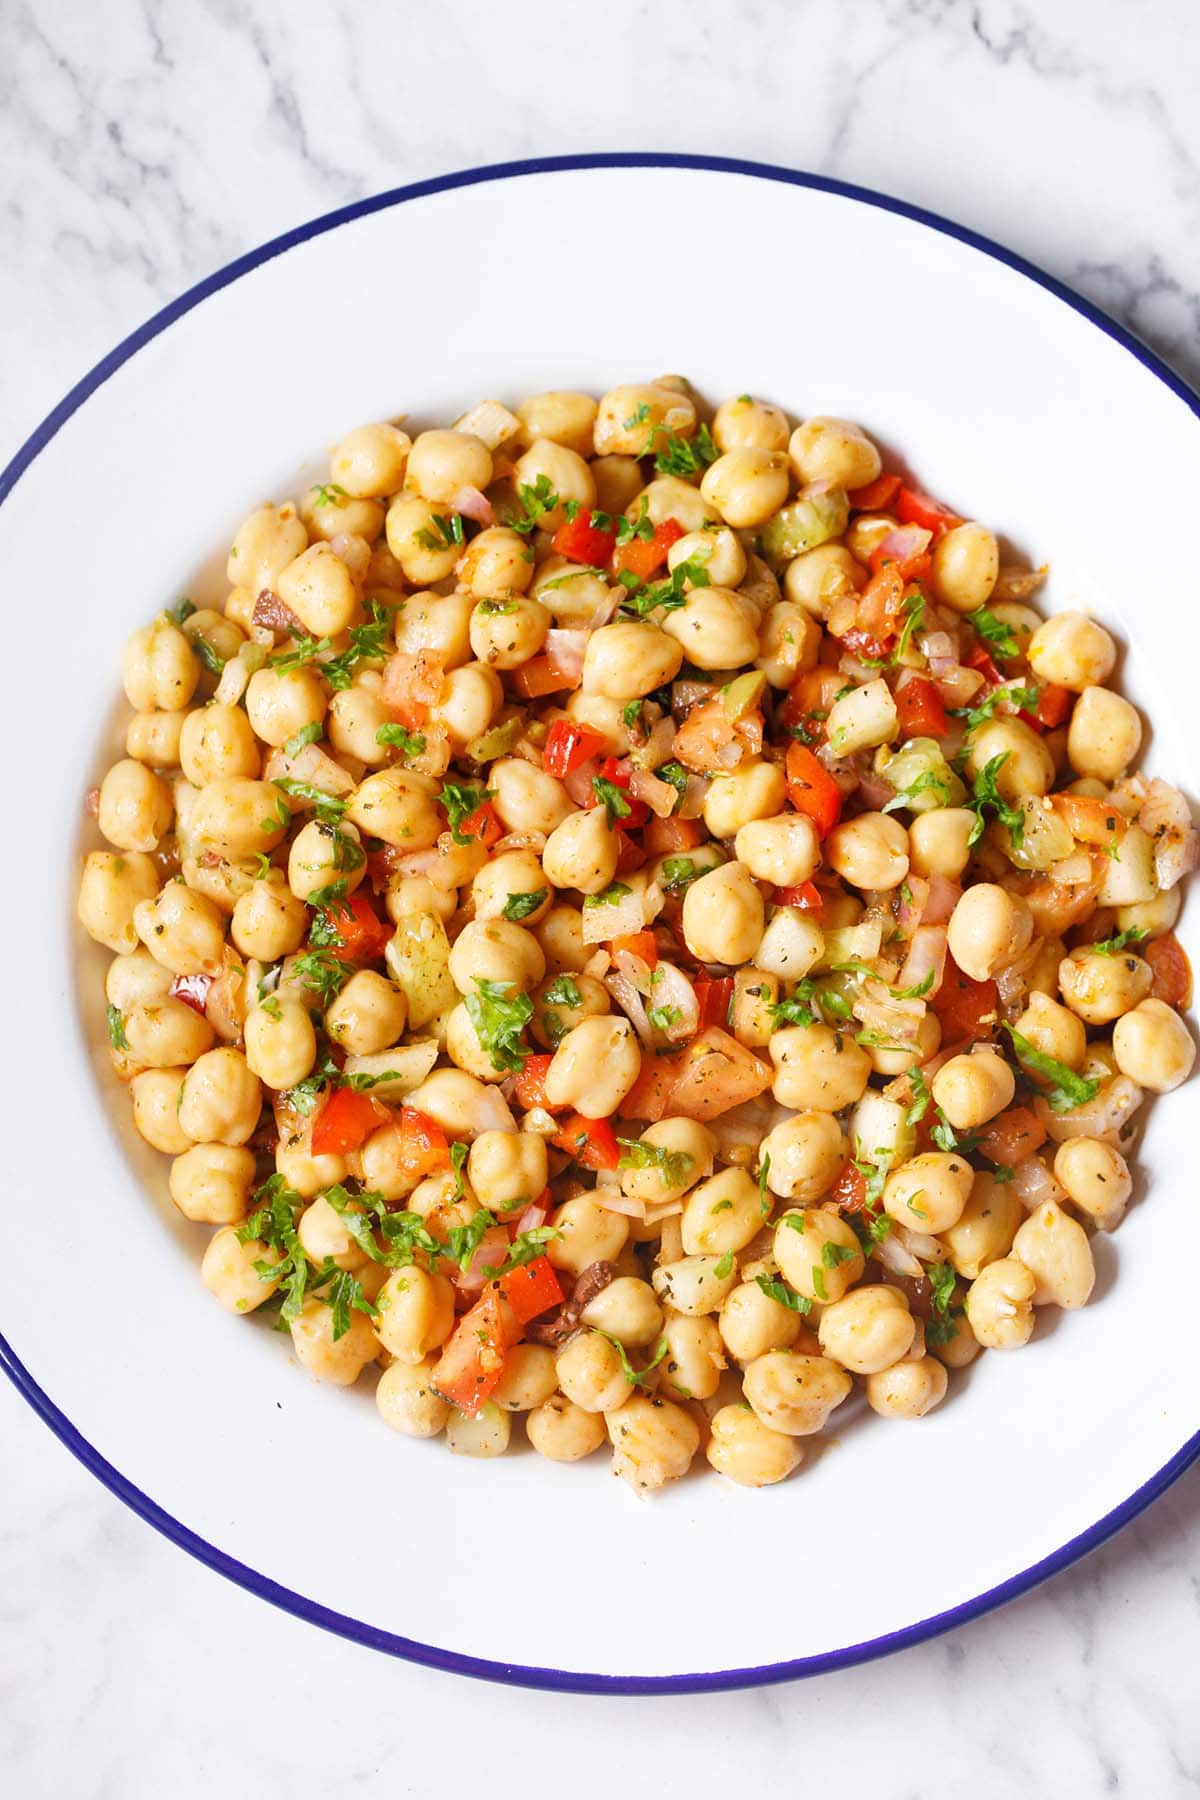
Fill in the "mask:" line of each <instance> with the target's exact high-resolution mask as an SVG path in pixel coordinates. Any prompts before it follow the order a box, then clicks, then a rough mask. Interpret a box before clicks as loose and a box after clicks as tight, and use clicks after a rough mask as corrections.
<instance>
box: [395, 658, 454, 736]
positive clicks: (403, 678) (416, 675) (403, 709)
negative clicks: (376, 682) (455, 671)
mask: <svg viewBox="0 0 1200 1800" xmlns="http://www.w3.org/2000/svg"><path fill="white" fill-rule="evenodd" d="M445 680H446V669H445V664H444V663H443V662H442V659H441V657H440V656H435V655H434V654H433V652H432V651H430V650H418V651H416V653H415V654H410V653H409V652H408V651H406V650H397V651H396V652H395V653H394V654H393V655H392V656H389V657H388V659H387V662H386V663H385V664H384V666H383V682H382V684H381V686H380V689H379V694H380V698H381V699H382V701H383V704H384V705H385V706H386V707H387V710H388V712H389V713H390V714H391V716H392V718H393V719H395V720H396V721H397V723H399V724H401V725H403V726H405V727H406V729H407V730H409V731H415V730H416V729H417V727H418V726H420V725H423V724H424V723H425V721H426V719H427V718H428V717H429V708H430V707H431V706H432V705H433V704H434V702H435V701H437V700H438V699H440V698H441V692H442V688H443V686H444V684H445Z"/></svg>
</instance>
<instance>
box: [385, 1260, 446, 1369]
mask: <svg viewBox="0 0 1200 1800" xmlns="http://www.w3.org/2000/svg"><path fill="white" fill-rule="evenodd" d="M376 1305H377V1306H378V1308H379V1317H378V1318H377V1319H376V1321H375V1336H376V1337H377V1338H378V1339H379V1342H380V1343H381V1344H382V1345H383V1348H384V1349H385V1350H386V1351H387V1352H388V1354H389V1356H394V1357H395V1359H396V1361H397V1362H403V1363H421V1362H423V1361H424V1360H425V1358H426V1357H427V1356H428V1355H429V1353H430V1351H432V1350H437V1349H440V1348H441V1346H442V1345H443V1344H444V1343H445V1342H446V1339H447V1338H448V1337H449V1336H450V1333H451V1332H452V1331H453V1330H454V1288H453V1287H452V1285H451V1283H450V1282H449V1281H447V1279H446V1277H445V1276H444V1275H438V1274H431V1273H430V1272H429V1271H428V1270H426V1269H422V1268H421V1266H420V1265H419V1264H418V1263H412V1264H410V1266H409V1267H408V1268H406V1269H394V1270H393V1271H392V1273H391V1274H390V1275H389V1276H388V1278H387V1280H386V1281H385V1282H384V1284H383V1286H382V1288H381V1289H380V1290H379V1297H378V1299H377V1301H376Z"/></svg>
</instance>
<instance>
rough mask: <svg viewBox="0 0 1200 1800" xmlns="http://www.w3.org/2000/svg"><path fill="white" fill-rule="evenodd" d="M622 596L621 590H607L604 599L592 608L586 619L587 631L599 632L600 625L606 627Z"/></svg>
mask: <svg viewBox="0 0 1200 1800" xmlns="http://www.w3.org/2000/svg"><path fill="white" fill-rule="evenodd" d="M623 596H624V589H623V588H609V590H608V592H607V594H606V596H605V598H604V599H603V600H601V601H600V602H599V603H598V604H597V605H596V606H595V607H594V608H593V610H592V614H591V617H590V618H589V619H588V630H589V631H599V629H600V627H601V625H607V624H608V622H609V620H610V619H611V618H612V616H613V614H614V613H615V612H616V610H617V608H618V606H620V604H621V600H622V598H623Z"/></svg>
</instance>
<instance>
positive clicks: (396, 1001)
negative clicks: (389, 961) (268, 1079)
mask: <svg viewBox="0 0 1200 1800" xmlns="http://www.w3.org/2000/svg"><path fill="white" fill-rule="evenodd" d="M407 1019H408V1003H407V1001H406V1000H405V997H404V995H403V994H402V993H401V991H400V989H399V988H398V987H396V986H395V985H394V984H393V983H392V982H390V981H389V980H388V979H387V977H386V976H385V975H380V974H378V973H377V972H376V971H375V970H374V969H359V970H357V971H356V973H355V974H353V975H352V976H351V977H350V979H349V981H348V982H347V983H346V985H345V987H344V988H343V989H342V991H341V993H340V994H339V995H338V996H337V998H336V999H335V1000H334V1001H332V1003H331V1004H330V1005H329V1006H328V1007H327V1008H326V1010H325V1030H326V1031H327V1032H328V1034H329V1036H330V1037H331V1038H332V1039H333V1041H334V1042H335V1043H337V1044H340V1045H341V1046H342V1049H343V1050H347V1051H349V1053H350V1055H351V1056H371V1055H373V1054H374V1053H375V1052H376V1051H378V1050H387V1049H388V1048H390V1046H391V1045H392V1044H394V1043H395V1042H396V1041H397V1039H398V1038H399V1036H400V1033H401V1032H402V1031H403V1030H404V1026H405V1023H406V1021H407ZM272 1085H274V1084H272Z"/></svg>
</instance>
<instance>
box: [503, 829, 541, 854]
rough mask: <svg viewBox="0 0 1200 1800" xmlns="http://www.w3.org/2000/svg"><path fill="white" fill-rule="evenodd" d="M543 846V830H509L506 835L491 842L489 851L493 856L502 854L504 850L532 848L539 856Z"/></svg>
mask: <svg viewBox="0 0 1200 1800" xmlns="http://www.w3.org/2000/svg"><path fill="white" fill-rule="evenodd" d="M545 848H546V833H545V832H544V831H510V832H509V834H508V836H507V837H502V838H501V839H500V840H499V841H498V842H497V843H495V844H493V846H492V852H491V853H492V855H493V856H503V854H504V852H505V851H506V850H532V851H533V853H534V855H535V856H540V855H541V854H542V851H543V850H544V849H545Z"/></svg>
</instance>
